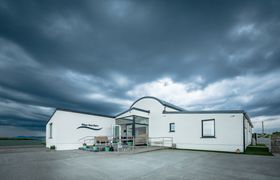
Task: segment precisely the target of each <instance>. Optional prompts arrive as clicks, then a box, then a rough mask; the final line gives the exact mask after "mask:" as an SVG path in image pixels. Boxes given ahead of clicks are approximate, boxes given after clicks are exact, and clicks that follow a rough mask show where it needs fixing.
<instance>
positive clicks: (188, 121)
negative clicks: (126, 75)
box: [133, 98, 243, 152]
mask: <svg viewBox="0 0 280 180" xmlns="http://www.w3.org/2000/svg"><path fill="white" fill-rule="evenodd" d="M133 107H137V108H141V109H144V108H146V109H147V108H148V110H150V114H149V137H173V143H175V144H176V146H177V148H182V149H198V150H213V151H230V152H235V151H236V150H237V149H239V150H240V151H241V152H243V114H242V113H236V114H227V113H225V114H219V113H217V114H213V113H212V114H211V113H207V114H177V113H176V114H163V110H164V106H163V105H162V104H160V103H159V102H158V101H156V100H154V99H148V98H147V99H142V100H140V101H138V102H137V103H135V104H134V106H133ZM204 119H215V131H216V138H202V137H201V136H202V132H201V131H202V130H201V120H204ZM169 123H175V132H169Z"/></svg>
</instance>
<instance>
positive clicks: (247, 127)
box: [244, 116, 252, 147]
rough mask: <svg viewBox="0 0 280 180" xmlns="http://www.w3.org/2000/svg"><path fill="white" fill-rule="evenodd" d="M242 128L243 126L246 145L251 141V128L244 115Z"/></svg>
mask: <svg viewBox="0 0 280 180" xmlns="http://www.w3.org/2000/svg"><path fill="white" fill-rule="evenodd" d="M244 128H245V132H244V135H245V146H246V147H247V146H248V145H250V144H251V143H252V128H251V126H250V124H249V122H248V119H246V117H245V116H244Z"/></svg>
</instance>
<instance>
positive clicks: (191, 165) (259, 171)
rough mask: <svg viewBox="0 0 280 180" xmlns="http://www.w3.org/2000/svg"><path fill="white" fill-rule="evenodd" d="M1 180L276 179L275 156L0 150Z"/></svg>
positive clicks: (279, 161)
mask: <svg viewBox="0 0 280 180" xmlns="http://www.w3.org/2000/svg"><path fill="white" fill-rule="evenodd" d="M0 179H1V180H6V179H7V180H13V179H15V180H18V179H21V180H24V179H26V180H33V179H34V180H45V179H46V180H52V179H67V180H68V179H75V180H76V179H79V180H83V179H134V180H135V179H154V180H155V179H227V180H228V179H254V180H255V179H277V180H278V179H280V157H279V156H274V157H270V156H253V155H237V154H228V153H214V152H198V151H186V150H159V151H152V152H146V153H139V154H124V153H122V154H118V153H103V152H99V153H93V152H85V151H79V150H76V151H59V152H57V151H49V150H46V149H44V148H33V149H32V151H31V149H30V148H29V149H21V150H19V149H18V150H15V151H11V152H8V151H2V152H1V151H0Z"/></svg>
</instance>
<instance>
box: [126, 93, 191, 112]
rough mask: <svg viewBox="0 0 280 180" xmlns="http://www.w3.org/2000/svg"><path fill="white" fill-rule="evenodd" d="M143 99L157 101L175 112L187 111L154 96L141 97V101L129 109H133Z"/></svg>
mask: <svg viewBox="0 0 280 180" xmlns="http://www.w3.org/2000/svg"><path fill="white" fill-rule="evenodd" d="M142 99H155V100H157V101H158V102H159V103H160V104H162V105H163V106H166V107H169V108H172V109H175V110H178V111H185V109H183V108H181V107H178V106H176V105H174V104H171V103H169V102H166V101H163V100H161V99H158V98H156V97H153V96H144V97H141V98H140V99H137V100H136V101H135V102H134V103H133V104H132V105H131V106H130V108H129V109H131V108H132V107H133V105H134V104H136V103H137V102H138V101H140V100H142Z"/></svg>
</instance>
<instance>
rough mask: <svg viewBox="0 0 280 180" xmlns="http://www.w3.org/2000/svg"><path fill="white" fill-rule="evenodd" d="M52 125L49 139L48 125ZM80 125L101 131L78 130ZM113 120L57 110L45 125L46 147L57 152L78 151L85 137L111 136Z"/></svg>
mask: <svg viewBox="0 0 280 180" xmlns="http://www.w3.org/2000/svg"><path fill="white" fill-rule="evenodd" d="M50 123H53V138H52V139H50V138H49V124H50ZM82 123H84V124H97V125H99V126H100V127H102V129H101V130H91V129H85V128H80V129H77V128H78V127H79V126H80V125H81V124H82ZM113 124H115V119H114V118H108V117H103V116H96V115H88V114H81V113H74V112H68V111H61V110H57V111H56V112H55V114H54V115H53V117H52V118H51V120H50V121H49V122H48V124H47V125H46V146H47V147H50V146H51V145H55V146H56V149H57V150H70V149H78V148H79V147H81V146H82V144H83V141H82V140H80V139H81V138H83V137H86V136H112V126H113Z"/></svg>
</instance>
